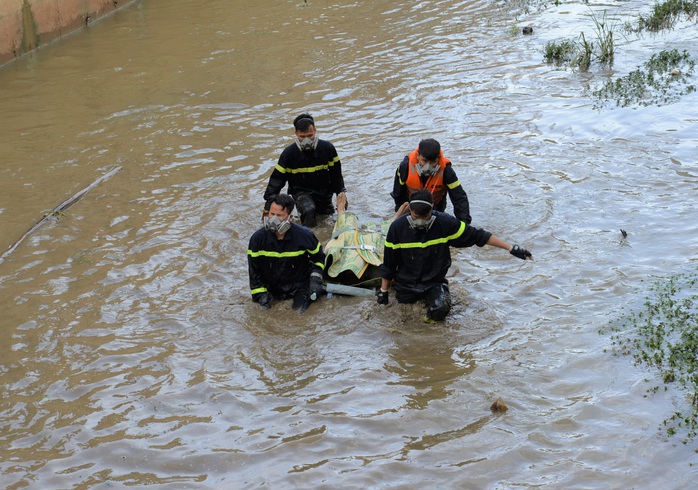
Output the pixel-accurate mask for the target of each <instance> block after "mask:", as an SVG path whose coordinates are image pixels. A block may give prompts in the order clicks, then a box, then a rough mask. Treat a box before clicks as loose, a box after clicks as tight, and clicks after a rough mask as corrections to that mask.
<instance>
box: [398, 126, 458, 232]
mask: <svg viewBox="0 0 698 490" xmlns="http://www.w3.org/2000/svg"><path fill="white" fill-rule="evenodd" d="M419 189H428V190H429V192H431V195H432V196H433V197H434V210H435V211H441V212H443V211H444V210H445V209H446V194H448V197H449V198H450V199H451V203H452V204H453V214H454V215H455V217H456V218H458V219H459V220H460V221H464V222H465V223H467V224H470V222H471V221H472V218H471V217H470V204H469V203H468V195H467V194H466V193H465V190H464V189H463V186H462V185H461V184H460V181H459V180H458V176H457V175H456V172H455V170H453V167H452V166H451V161H450V160H449V159H448V158H446V157H445V156H444V154H443V152H442V151H441V145H440V144H439V142H438V141H436V140H435V139H431V138H428V139H423V140H422V141H420V142H419V147H418V148H417V149H416V150H415V151H413V152H412V153H410V154H409V155H407V156H405V158H404V159H403V160H402V162H401V163H400V166H399V167H398V168H397V172H396V173H395V182H394V184H393V192H391V193H390V195H391V196H392V198H393V200H394V201H395V211H397V210H398V209H399V208H400V206H402V205H403V204H404V203H406V202H409V199H410V194H412V193H413V192H414V191H417V190H419Z"/></svg>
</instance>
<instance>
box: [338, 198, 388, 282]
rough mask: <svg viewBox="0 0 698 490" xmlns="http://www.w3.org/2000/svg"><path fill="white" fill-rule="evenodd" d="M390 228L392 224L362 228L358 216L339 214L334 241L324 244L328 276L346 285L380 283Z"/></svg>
mask: <svg viewBox="0 0 698 490" xmlns="http://www.w3.org/2000/svg"><path fill="white" fill-rule="evenodd" d="M389 227H390V221H384V222H382V223H380V224H377V223H372V222H370V223H366V224H364V225H363V226H359V220H358V218H357V217H356V215H355V214H353V213H348V212H342V213H339V215H338V216H337V222H336V223H335V225H334V230H333V231H332V238H331V239H330V240H329V241H328V242H327V243H326V244H325V255H326V258H325V274H327V275H328V276H329V277H330V278H333V279H337V280H338V282H342V283H346V284H358V283H362V284H363V283H366V282H368V281H376V280H378V279H379V276H378V266H379V265H380V264H381V263H382V262H383V249H384V248H385V234H386V233H387V232H388V228H389ZM347 273H351V274H347Z"/></svg>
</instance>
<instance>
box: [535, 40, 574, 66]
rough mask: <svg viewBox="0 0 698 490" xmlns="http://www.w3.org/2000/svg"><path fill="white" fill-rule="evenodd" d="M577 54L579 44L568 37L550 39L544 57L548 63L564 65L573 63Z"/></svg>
mask: <svg viewBox="0 0 698 490" xmlns="http://www.w3.org/2000/svg"><path fill="white" fill-rule="evenodd" d="M576 54H577V45H576V43H575V42H574V41H570V40H568V39H563V40H561V41H548V42H547V43H546V45H545V50H544V51H543V59H544V60H545V62H546V63H553V64H556V65H562V64H568V63H571V62H572V60H574V58H575V56H576Z"/></svg>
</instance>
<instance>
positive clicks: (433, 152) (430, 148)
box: [419, 138, 441, 162]
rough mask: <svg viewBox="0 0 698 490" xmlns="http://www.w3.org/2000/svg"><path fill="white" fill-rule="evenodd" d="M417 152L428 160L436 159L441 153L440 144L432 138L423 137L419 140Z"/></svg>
mask: <svg viewBox="0 0 698 490" xmlns="http://www.w3.org/2000/svg"><path fill="white" fill-rule="evenodd" d="M419 154H420V155H422V156H423V157H424V159H425V160H426V161H428V162H434V161H436V160H438V158H439V156H440V155H441V145H440V144H439V142H438V141H436V140H435V139H433V138H427V139H423V140H422V141H420V142H419Z"/></svg>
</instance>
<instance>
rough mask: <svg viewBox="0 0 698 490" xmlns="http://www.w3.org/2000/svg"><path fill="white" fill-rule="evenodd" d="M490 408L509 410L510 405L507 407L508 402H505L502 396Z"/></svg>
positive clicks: (501, 410) (496, 410)
mask: <svg viewBox="0 0 698 490" xmlns="http://www.w3.org/2000/svg"><path fill="white" fill-rule="evenodd" d="M490 410H492V411H493V412H506V411H507V410H509V407H507V404H506V403H504V400H502V399H501V398H497V399H496V400H495V402H494V403H493V404H492V405H491V406H490Z"/></svg>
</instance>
